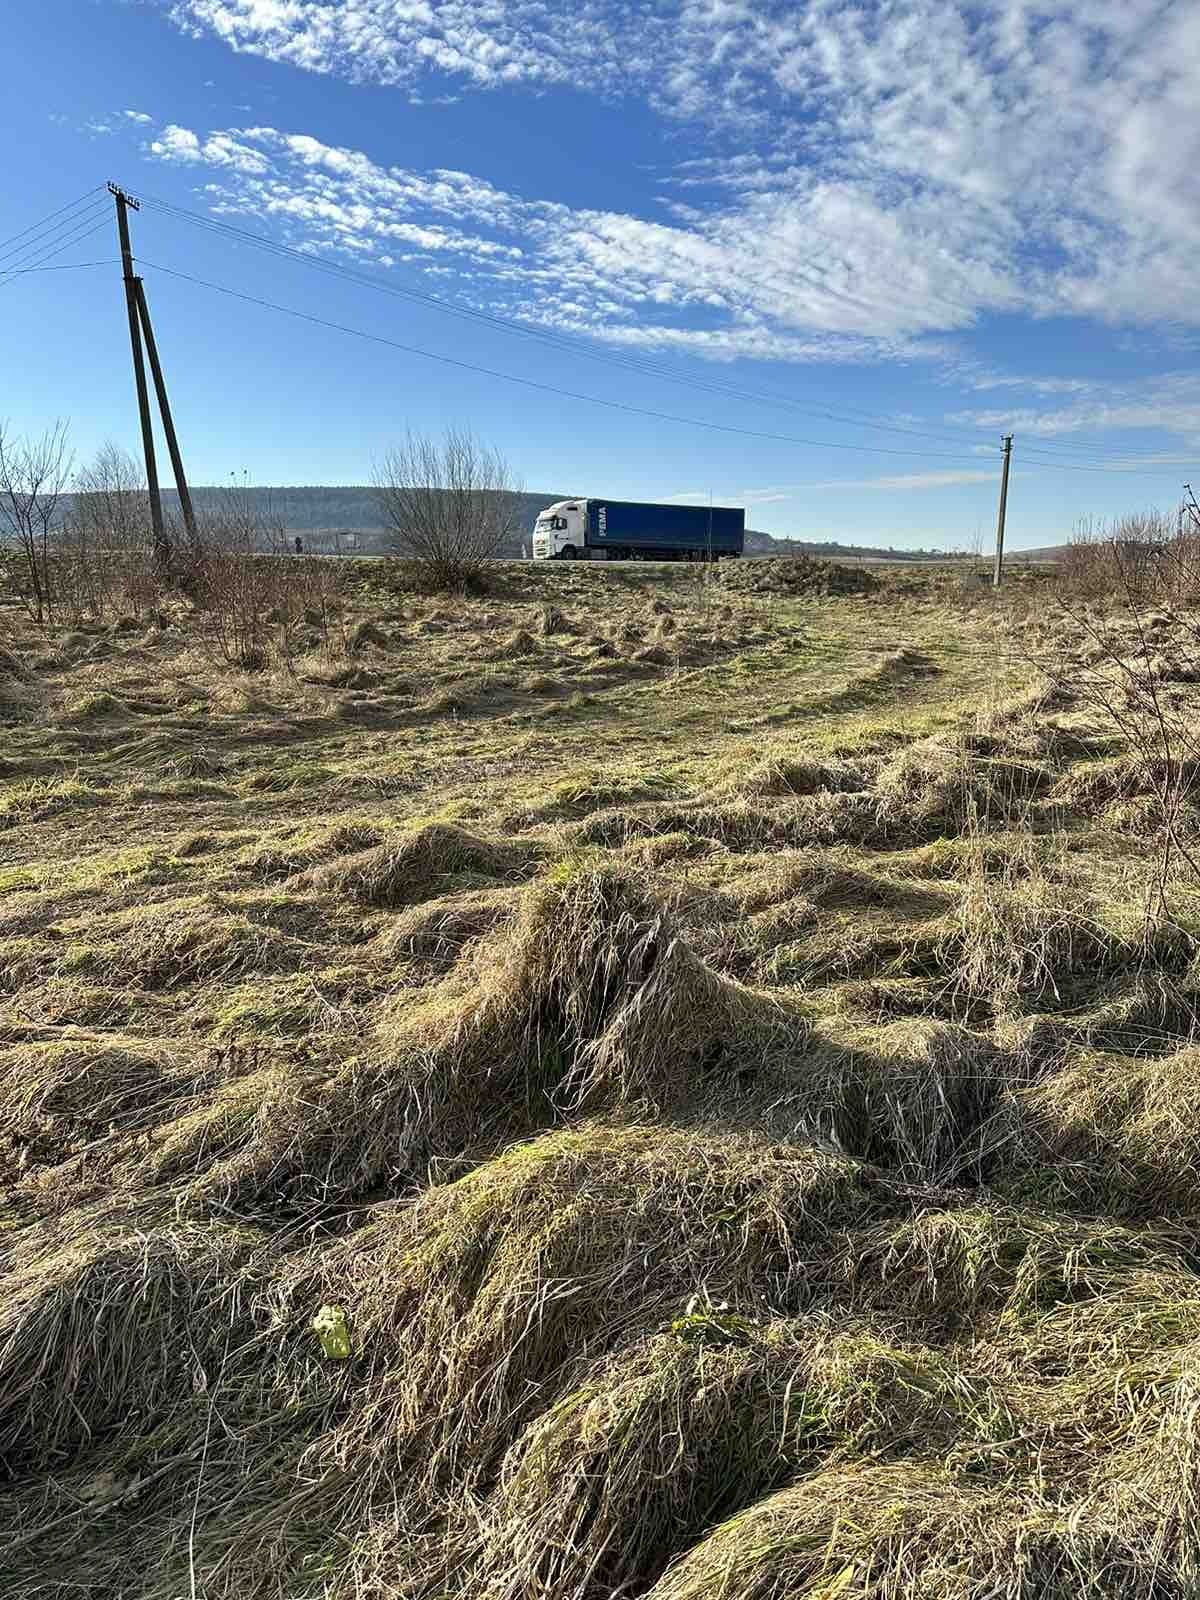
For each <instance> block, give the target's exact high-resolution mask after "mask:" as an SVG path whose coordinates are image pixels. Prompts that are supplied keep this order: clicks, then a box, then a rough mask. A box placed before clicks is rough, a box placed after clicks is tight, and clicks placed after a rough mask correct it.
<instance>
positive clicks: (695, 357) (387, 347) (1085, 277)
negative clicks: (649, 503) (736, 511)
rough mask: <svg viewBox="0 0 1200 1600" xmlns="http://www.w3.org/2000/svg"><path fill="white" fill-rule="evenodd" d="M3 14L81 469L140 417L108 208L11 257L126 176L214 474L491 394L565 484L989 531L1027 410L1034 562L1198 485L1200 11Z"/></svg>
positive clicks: (371, 2) (707, 5)
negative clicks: (1001, 475) (1086, 530)
mask: <svg viewBox="0 0 1200 1600" xmlns="http://www.w3.org/2000/svg"><path fill="white" fill-rule="evenodd" d="M4 23H5V40H4V42H5V50H6V53H7V55H8V57H9V59H10V61H16V62H18V63H24V64H25V65H24V66H23V67H22V68H21V69H20V70H17V71H15V72H14V71H11V70H10V72H9V73H8V74H6V80H7V82H6V97H5V100H4V102H3V104H0V133H2V134H3V136H4V139H5V146H6V148H7V150H8V151H9V153H10V160H9V164H8V166H7V168H6V174H5V183H4V188H3V192H2V193H0V241H3V242H0V319H2V320H0V326H2V327H3V330H4V332H3V339H4V358H3V368H2V373H3V377H2V382H0V417H3V416H6V417H8V418H9V420H10V422H11V424H12V426H13V427H14V428H16V429H17V430H18V431H21V430H37V429H40V428H41V427H42V426H44V425H45V424H46V423H47V422H48V421H50V420H51V419H53V418H55V417H58V416H65V417H68V418H69V419H70V422H71V428H72V439H73V443H74V446H75V448H76V450H77V452H78V454H79V456H80V458H86V457H87V456H88V455H90V454H91V453H92V452H93V451H94V450H95V449H96V448H97V447H98V446H99V445H100V444H101V443H102V442H103V441H104V440H105V439H108V438H114V439H116V440H118V441H119V442H122V443H124V444H126V445H128V446H131V447H132V446H133V445H134V443H135V441H136V438H137V432H136V417H135V412H134V403H133V395H132V383H131V379H130V373H129V355H128V342H127V332H126V327H125V322H124V310H123V302H122V298H121V288H120V281H119V269H118V267H117V266H116V264H115V261H114V256H115V249H114V230H113V227H112V222H111V213H110V209H105V203H106V201H107V197H106V196H105V195H104V193H103V189H102V188H100V189H98V190H97V191H96V192H95V193H93V194H91V195H89V196H88V198H86V199H82V200H79V203H78V204H77V205H74V206H73V207H72V208H70V209H68V210H66V211H65V212H63V213H62V214H61V215H60V216H59V217H58V218H55V219H53V220H52V221H50V222H49V223H47V224H46V225H45V228H44V229H41V230H35V232H34V233H33V234H32V235H26V236H25V238H24V240H21V239H18V240H17V241H16V242H15V244H9V243H7V241H9V239H10V237H11V236H12V235H15V234H17V233H18V231H19V230H22V229H25V228H27V227H28V226H29V225H30V224H31V223H34V222H37V221H38V220H39V219H40V218H43V217H45V216H47V215H48V214H49V213H51V212H52V211H54V210H56V208H58V207H61V206H65V205H67V204H68V203H69V202H73V201H76V199H77V198H78V197H79V196H82V195H83V194H84V192H85V191H88V190H89V189H91V188H92V187H93V186H102V185H103V183H104V181H105V180H106V179H108V178H114V179H116V180H117V181H119V182H121V183H122V184H124V185H125V186H126V187H127V188H128V189H130V190H131V191H132V192H134V193H136V194H138V195H139V196H141V197H142V199H143V202H144V204H143V209H142V211H141V212H140V214H138V215H137V216H136V217H135V218H134V238H135V250H136V253H137V255H138V257H139V260H140V262H141V267H140V270H141V271H142V273H143V275H144V277H145V281H146V287H147V292H148V295H149V298H150V303H151V307H152V310H153V314H154V318H155V325H156V330H157V333H158V337H159V342H160V345H161V347H162V351H163V356H164V360H165V363H166V366H167V371H168V379H169V382H170V385H171V389H172V399H173V403H174V406H175V410H176V414H177V421H178V425H179V428H180V433H181V436H182V443H183V447H184V453H185V458H186V461H187V465H188V470H189V473H190V475H191V477H192V478H193V480H194V481H196V482H221V481H227V480H228V478H229V475H230V473H237V474H238V475H239V476H241V474H242V473H243V472H245V473H247V474H248V475H249V477H250V479H251V480H252V481H254V482H258V483H339V482H363V481H366V480H367V478H368V477H369V474H370V470H371V462H372V459H373V458H375V457H377V456H378V455H379V454H381V453H382V451H383V450H384V449H385V448H386V447H387V445H388V443H389V441H390V440H391V439H392V438H394V437H395V436H396V435H397V434H398V433H401V432H403V430H404V428H405V427H406V426H412V427H414V428H417V429H440V428H441V427H442V426H444V425H446V424H448V423H463V422H465V423H467V424H469V425H471V426H473V427H474V428H475V429H476V430H477V431H478V432H479V433H480V434H481V435H482V436H484V437H485V438H486V439H487V440H488V441H489V442H492V443H494V444H495V445H496V446H497V447H498V448H500V449H501V450H502V451H503V452H504V453H505V454H506V455H507V456H508V457H509V459H510V460H511V462H512V464H513V467H514V469H515V471H516V472H517V474H518V475H519V477H520V478H522V479H523V480H524V482H525V484H526V486H527V487H529V488H531V489H540V488H545V489H547V490H555V491H563V492H569V493H594V494H606V495H611V496H624V497H628V498H646V499H668V498H678V499H685V498H688V497H694V498H696V499H698V500H703V501H706V500H707V498H708V496H709V494H710V493H711V494H712V496H713V498H714V500H716V501H717V502H718V503H732V504H744V505H746V506H747V509H748V513H749V520H750V522H751V524H752V525H754V526H757V527H762V528H766V529H768V530H769V531H772V532H775V533H780V534H794V535H796V536H798V537H807V538H822V537H832V538H842V539H849V540H857V541H864V542H865V541H869V542H872V543H878V542H882V543H885V544H895V545H897V546H905V545H920V544H937V545H943V546H962V545H963V544H969V543H971V542H972V541H973V539H974V538H975V537H976V535H977V534H978V535H980V536H981V537H982V539H983V541H984V542H985V543H986V542H987V541H989V540H990V538H991V536H992V530H993V525H994V518H995V502H996V488H997V475H998V467H999V453H998V444H999V438H1000V435H1001V434H1002V433H1003V432H1007V431H1011V432H1013V433H1014V435H1015V437H1016V443H1015V446H1014V457H1013V461H1014V465H1013V482H1012V488H1011V494H1010V525H1009V526H1010V538H1011V541H1012V543H1013V544H1014V545H1015V546H1018V547H1019V546H1021V545H1025V546H1032V545H1036V544H1040V543H1045V542H1049V541H1052V540H1057V539H1059V538H1061V537H1062V536H1064V535H1065V534H1066V533H1067V532H1069V530H1070V528H1071V526H1072V524H1073V523H1075V522H1076V520H1077V519H1079V518H1080V517H1083V516H1092V517H1105V516H1113V515H1117V514H1119V513H1121V512H1122V511H1125V510H1129V509H1134V508H1140V507H1145V506H1147V505H1157V506H1158V507H1160V508H1162V509H1169V508H1171V507H1172V506H1174V504H1175V503H1176V502H1177V500H1178V497H1179V491H1180V484H1181V483H1182V482H1183V481H1185V480H1187V479H1189V478H1191V477H1193V476H1195V477H1196V478H1197V479H1200V461H1198V460H1197V450H1196V447H1197V444H1198V443H1200V374H1198V373H1197V354H1198V338H1197V333H1198V326H1200V7H1197V6H1195V5H1193V4H1188V3H1187V0H1165V3H1164V0H1080V3H1076V4H1070V5H1064V4H1057V5H1055V4H1039V3H1038V0H995V3H991V0H983V3H975V4H970V5H965V4H962V3H958V0H887V3H886V4H878V5H873V4H870V3H860V4H856V5H849V4H844V3H840V0H808V3H807V4H795V3H790V4H775V3H772V0H746V3H743V0H657V3H653V4H644V5H639V4H635V3H629V0H615V3H605V0H595V3H593V0H584V3H583V4H572V5H571V6H570V7H561V8H560V7H555V6H552V5H548V4H543V3H539V0H450V3H444V4H437V3H433V0H7V4H6V6H5V17H4ZM46 63H53V70H48V69H47V67H46V65H45V64H46ZM109 204H110V203H109ZM205 221H207V222H208V223H209V224H210V225H209V226H204V225H203V223H204V222H205ZM213 223H218V224H220V225H221V229H218V228H214V227H213V226H211V224H213ZM93 224H96V225H97V231H95V232H94V233H92V232H89V229H90V228H91V227H92V225H93ZM231 228H236V229H241V230H245V231H246V232H250V233H253V234H255V235H260V236H263V237H265V238H266V239H268V240H271V241H275V242H277V243H279V244H282V245H286V246H288V247H290V250H291V251H295V252H299V256H297V255H295V254H288V253H280V252H271V251H268V250H265V249H263V248H261V247H260V246H259V245H257V244H254V243H251V242H249V241H246V240H243V239H238V238H236V237H234V236H233V234H231V233H230V232H228V231H222V230H228V229H231ZM64 244H65V248H61V247H62V246H63V245H64ZM52 252H53V253H52ZM85 262H87V263H96V264H95V265H79V266H77V265H76V263H85ZM31 267H32V268H36V269H38V270H25V271H19V270H16V269H20V268H31ZM51 268H66V270H61V271H60V270H50V269H51ZM320 268H324V270H319V269H320ZM168 269H169V270H168ZM6 271H8V273H9V275H8V276H7V277H6V276H4V273H5V272H6ZM171 273H175V274H180V273H182V274H186V275H188V277H190V278H191V279H202V280H205V282H206V283H207V284H216V285H221V286H224V288H226V289H235V290H237V291H239V292H240V293H241V294H243V295H246V296H249V297H251V299H250V300H239V299H236V298H233V297H232V296H230V295H229V294H223V293H220V292H218V291H217V290H216V289H213V288H211V287H205V286H203V285H202V284H201V283H197V282H193V281H187V280H186V279H185V278H182V277H179V276H171V275H170V274H171ZM268 300H269V301H272V302H275V303H277V304H278V305H282V306H285V307H287V308H290V310H291V311H292V312H298V313H304V314H305V315H306V316H307V317H308V318H313V319H318V320H317V321H311V320H309V321H306V320H302V319H301V318H300V317H297V316H293V315H287V314H285V313H281V312H279V311H277V310H274V309H270V308H268V307H266V306H265V305H263V304H261V303H258V302H262V301H268ZM328 323H338V324H341V325H342V327H343V328H350V329H354V330H357V334H351V333H347V332H344V331H340V330H338V329H334V328H332V327H329V326H326V325H325V324H328ZM357 335H370V336H372V337H370V338H364V337H359V336H357ZM380 341H391V343H388V342H380ZM397 345H401V346H405V347H406V348H404V349H399V348H396V346H397ZM417 350H420V351H425V352H428V353H429V355H433V356H437V357H441V358H444V359H442V360H433V359H429V358H428V356H423V355H419V354H416V353H415V351H417ZM453 362H457V363H462V364H463V365H452V364H451V363H453ZM469 368H485V369H489V370H488V371H485V372H481V371H477V370H469ZM502 375H503V376H502ZM515 379H521V380H524V382H523V383H519V382H515V381H512V380H515ZM554 391H569V392H568V393H558V392H554ZM585 395H589V396H593V397H595V399H597V400H603V401H605V402H608V404H606V405H603V406H601V405H596V404H589V403H588V402H587V400H585V399H583V398H578V397H579V396H585ZM622 408H630V409H622ZM655 413H657V414H659V415H655ZM662 414H666V415H665V416H664V415H662ZM668 416H669V417H672V418H676V419H678V418H683V419H689V420H688V421H678V420H667V417H668ZM699 423H705V424H709V425H710V426H707V427H704V426H697V425H693V424H699Z"/></svg>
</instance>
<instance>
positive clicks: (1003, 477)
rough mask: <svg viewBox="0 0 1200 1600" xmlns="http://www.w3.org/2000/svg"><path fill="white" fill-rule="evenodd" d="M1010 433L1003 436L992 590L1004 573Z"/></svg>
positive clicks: (998, 584) (996, 586) (1010, 458)
mask: <svg viewBox="0 0 1200 1600" xmlns="http://www.w3.org/2000/svg"><path fill="white" fill-rule="evenodd" d="M1012 442H1013V436H1012V434H1011V433H1006V434H1005V435H1004V465H1003V467H1001V469H1000V514H999V515H998V516H997V518H996V570H995V571H994V572H993V573H992V588H993V589H998V588H999V587H1000V577H1001V574H1002V573H1003V571H1004V515H1005V512H1006V511H1007V510H1008V468H1009V464H1010V463H1011V461H1012Z"/></svg>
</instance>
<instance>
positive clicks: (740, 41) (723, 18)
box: [163, 0, 1200, 353]
mask: <svg viewBox="0 0 1200 1600" xmlns="http://www.w3.org/2000/svg"><path fill="white" fill-rule="evenodd" d="M163 3H164V4H166V5H167V6H168V8H169V11H170V14H171V15H172V16H173V17H174V19H175V21H176V22H177V23H178V24H179V25H180V26H181V27H184V28H187V29H189V30H190V31H192V32H194V33H196V34H203V35H208V36H213V37H216V38H218V39H220V40H223V41H224V42H225V43H226V44H227V45H228V46H229V47H230V48H231V49H234V50H238V51H248V52H252V53H254V54H256V55H260V56H264V57H267V58H268V59H271V60H274V61H280V62H288V63H290V64H292V65H294V66H298V67H302V68H305V69H307V70H310V71H313V72H319V73H326V74H336V75H338V76H341V77H343V78H346V79H349V80H351V81H370V82H373V83H382V84H392V85H397V86H400V87H401V88H403V89H404V90H405V91H406V92H409V93H414V94H416V93H420V94H421V95H422V98H429V95H428V92H427V89H428V88H433V89H440V88H446V87H450V88H454V89H458V90H461V89H463V88H485V89H493V90H495V89H503V88H507V89H510V90H511V89H514V88H516V89H520V88H522V87H524V88H526V89H532V90H540V89H543V88H546V87H548V86H553V85H558V84H562V85H569V86H570V87H571V89H572V91H574V92H594V93H599V94H603V95H606V96H609V97H612V98H621V97H633V98H638V99H641V100H644V101H646V102H648V103H650V104H651V105H653V106H655V107H656V108H658V109H659V110H660V111H661V112H663V113H664V114H665V115H667V116H669V117H673V118H677V119H681V120H689V121H691V122H692V123H694V124H696V125H697V127H696V129H695V140H696V142H697V143H698V144H699V151H700V153H698V154H697V155H695V156H693V157H691V158H689V159H688V160H686V161H684V162H682V163H680V165H679V167H678V168H677V169H676V171H675V172H674V174H672V175H671V181H672V182H673V183H674V184H675V185H677V186H678V189H679V192H680V193H681V194H682V193H686V194H687V196H688V207H687V208H685V209H683V210H679V209H677V210H675V211H674V212H673V215H674V218H675V223H674V225H672V226H668V227H664V226H663V225H662V224H661V223H656V222H651V221H647V220H645V219H643V218H636V217H612V216H609V215H607V214H599V213H589V212H585V211H572V212H571V213H570V214H569V217H568V222H569V224H570V226H569V229H568V231H566V232H564V234H563V236H562V239H561V245H560V249H559V255H560V257H561V258H562V259H561V260H560V261H559V262H557V263H554V264H553V265H554V266H555V268H556V270H558V271H562V270H563V263H564V262H565V260H566V258H567V257H568V256H569V255H570V254H571V252H572V251H580V250H582V255H583V260H582V262H581V266H580V273H581V275H582V276H583V277H584V278H585V279H587V280H589V281H593V282H595V283H597V284H602V285H606V286H609V285H611V286H613V287H612V291H611V292H613V293H616V294H617V295H618V298H620V299H622V300H623V301H624V302H625V303H626V304H628V305H630V306H632V305H634V304H637V305H638V306H639V307H645V306H655V305H663V306H667V307H671V308H674V309H675V310H676V311H679V310H680V309H682V308H684V307H689V306H690V307H697V306H705V305H707V306H709V307H711V308H712V309H713V310H714V311H716V312H719V313H721V314H722V315H723V316H724V317H725V318H726V319H728V320H729V321H732V322H734V323H736V322H738V321H740V320H743V319H746V318H750V317H757V318H759V319H761V321H762V322H763V323H764V324H766V325H769V324H772V323H774V324H777V325H778V326H779V327H780V328H782V329H784V330H789V331H791V332H792V333H795V332H796V331H797V330H803V331H804V332H805V333H807V334H810V335H813V336H824V337H832V338H834V339H840V338H854V337H867V338H872V339H874V338H883V339H885V340H888V339H891V340H905V339H909V338H913V337H918V336H922V335H926V334H929V333H937V332H940V331H953V330H960V329H965V328H968V327H970V326H971V325H972V323H973V322H974V321H975V320H976V319H977V318H978V317H980V316H981V315H984V314H986V313H989V312H996V311H1001V312H1022V313H1026V314H1033V315H1035V316H1043V315H1052V314H1065V315H1083V316H1088V317H1095V318H1100V319H1104V320H1107V321H1110V322H1114V323H1162V322H1169V321H1172V320H1176V321H1178V322H1180V323H1182V324H1184V325H1187V326H1196V325H1197V324H1198V323H1200V204H1198V203H1197V201H1198V198H1200V196H1198V193H1197V180H1196V174H1197V172H1198V171H1200V101H1198V99H1197V96H1196V94H1195V62H1196V60H1197V59H1198V58H1200V7H1197V6H1194V5H1192V6H1186V5H1182V4H1176V5H1172V4H1165V5H1164V4H1163V3H1162V0H1074V3H1068V0H978V3H976V0H890V3H889V4H888V5H887V6H862V5H854V4H848V3H846V0H807V3H806V4H804V5H803V6H797V5H796V4H795V3H794V0H754V3H750V0H663V3H662V4H661V5H655V6H630V5H627V4H623V5H622V4H617V3H616V0H607V3H603V0H581V3H580V4H578V5H574V6H572V7H571V8H569V10H564V8H561V7H552V6H548V5H547V4H546V3H545V0H505V3H504V4H501V3H499V0H439V3H435V0H340V3H337V4H335V3H333V0H163ZM435 98H436V96H435ZM618 114H619V113H618ZM703 125H706V126H707V133H706V132H705V127H704V126H703ZM706 138H707V139H708V141H709V142H708V143H707V144H705V143H704V142H703V141H704V140H705V139H706ZM704 201H707V204H703V203H699V202H704ZM545 251H546V253H547V254H549V253H550V246H549V244H547V245H546V246H545ZM636 319H637V320H638V321H643V320H645V316H644V312H643V311H641V310H639V311H638V312H637V317H636ZM667 342H670V341H669V339H668V341H667ZM737 342H738V347H739V349H742V348H744V345H743V343H742V342H741V341H740V340H739V341H737ZM715 353H722V352H721V351H720V350H717V351H716V352H715Z"/></svg>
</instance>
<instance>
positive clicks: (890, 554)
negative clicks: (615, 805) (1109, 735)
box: [163, 484, 948, 561]
mask: <svg viewBox="0 0 1200 1600" xmlns="http://www.w3.org/2000/svg"><path fill="white" fill-rule="evenodd" d="M231 497H232V498H233V499H234V500H235V501H236V503H237V504H238V505H241V506H245V505H247V504H248V505H249V506H251V507H253V508H254V510H255V511H256V512H257V513H258V515H259V516H260V517H261V518H262V519H263V520H264V521H265V522H268V523H277V524H279V525H280V526H282V527H284V528H286V529H287V531H288V533H289V535H295V534H299V535H300V536H301V537H302V538H303V539H304V542H305V545H306V547H308V548H309V549H312V550H320V549H330V550H333V549H347V550H354V549H356V550H358V551H359V552H360V553H366V554H370V553H372V552H375V551H382V550H384V549H386V547H387V535H386V533H385V531H384V529H383V528H382V527H381V526H380V518H379V511H378V507H377V506H376V503H375V496H374V493H373V491H372V489H371V488H370V486H369V485H366V484H332V485H330V484H312V485H280V486H272V485H262V486H258V487H254V488H248V489H242V488H237V489H233V490H230V489H226V488H223V487H221V486H219V485H212V484H197V485H194V486H193V487H192V500H193V502H194V504H195V506H196V510H197V511H198V512H199V513H200V514H201V515H206V516H213V517H219V516H220V515H221V512H222V509H223V508H227V507H228V505H229V504H230V500H231ZM570 498H571V495H570V492H569V491H566V492H563V491H554V490H545V491H541V492H538V493H523V494H521V495H520V496H519V500H520V520H521V527H522V530H523V540H524V541H525V542H528V540H529V538H530V536H531V535H532V532H533V524H534V522H535V520H536V518H537V515H538V512H539V511H544V510H545V508H546V507H547V506H548V505H551V504H552V503H553V502H554V501H555V500H568V499H570ZM163 502H164V505H165V506H166V507H167V508H168V509H169V510H172V511H177V510H178V500H177V499H176V496H175V493H174V491H173V490H169V489H165V488H164V490H163ZM521 544H522V538H518V539H515V540H514V541H513V542H512V545H511V548H509V549H508V550H506V551H505V552H504V553H505V554H506V555H512V556H518V555H520V554H521ZM746 554H747V555H760V556H767V555H770V556H800V555H811V556H821V557H824V558H825V559H827V560H836V559H837V558H839V557H843V558H846V559H858V560H863V559H872V560H878V561H944V560H946V557H947V554H948V552H947V551H945V550H896V549H892V548H891V547H887V548H885V547H884V546H881V545H880V546H876V545H853V544H841V543H839V542H838V541H836V540H830V539H823V540H813V539H781V538H777V537H775V536H774V535H773V534H769V533H763V532H761V531H759V530H758V529H753V528H747V530H746Z"/></svg>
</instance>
